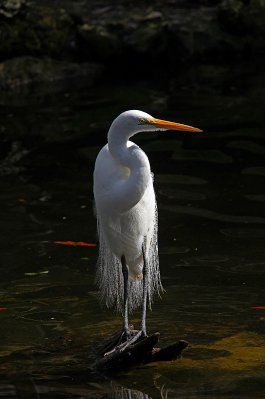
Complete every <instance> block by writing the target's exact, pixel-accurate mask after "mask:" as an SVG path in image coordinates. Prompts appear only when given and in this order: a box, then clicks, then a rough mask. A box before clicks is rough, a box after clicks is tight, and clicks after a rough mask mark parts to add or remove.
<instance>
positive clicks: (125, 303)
mask: <svg viewBox="0 0 265 399" xmlns="http://www.w3.org/2000/svg"><path fill="white" fill-rule="evenodd" d="M121 266H122V274H123V284H124V291H123V340H127V339H128V338H129V316H128V275H129V273H128V268H127V265H126V259H125V256H124V255H122V257H121Z"/></svg>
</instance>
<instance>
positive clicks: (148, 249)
mask: <svg viewBox="0 0 265 399" xmlns="http://www.w3.org/2000/svg"><path fill="white" fill-rule="evenodd" d="M157 130H183V131H190V132H200V131H201V130H200V129H197V128H194V127H192V126H187V125H183V124H179V123H174V122H168V121H163V120H160V119H155V118H153V117H152V116H151V115H149V114H147V113H145V112H142V111H137V110H130V111H126V112H123V113H122V114H120V115H119V116H118V117H117V118H116V119H115V120H114V121H113V122H112V124H111V126H110V129H109V132H108V144H106V145H105V146H104V147H103V148H102V149H101V151H100V152H99V154H98V156H97V159H96V163H95V170H94V197H95V208H96V215H97V222H98V235H99V259H98V268H97V282H98V285H99V288H100V292H101V296H102V299H104V300H105V301H106V305H107V306H108V307H111V306H115V307H116V309H118V310H121V311H122V312H123V330H122V340H123V341H126V340H128V339H129V337H130V329H129V321H128V312H129V311H132V310H133V309H135V308H137V307H139V306H140V305H141V306H142V316H141V324H140V332H141V335H143V336H146V307H147V302H149V304H151V301H152V297H153V294H154V293H155V292H158V293H160V292H161V290H162V285H161V280H160V271H159V260H158V246H157V206H156V198H155V192H154V188H153V175H152V173H151V170H150V164H149V160H148V157H147V155H146V154H145V153H144V151H142V150H141V148H140V147H138V145H136V144H134V143H133V142H131V141H129V139H130V137H132V136H133V135H135V134H136V133H139V132H143V131H157Z"/></svg>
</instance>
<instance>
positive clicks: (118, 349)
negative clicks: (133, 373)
mask: <svg viewBox="0 0 265 399" xmlns="http://www.w3.org/2000/svg"><path fill="white" fill-rule="evenodd" d="M120 335H121V334H120V332H118V333H116V334H114V335H113V336H112V337H111V338H110V339H108V340H107V341H106V342H105V343H104V345H103V346H101V347H100V348H99V349H98V351H97V359H96V361H95V364H94V367H95V368H97V369H101V370H106V371H114V370H115V371H117V370H121V369H125V368H130V367H134V366H137V365H140V364H147V363H151V362H158V361H171V360H176V359H177V358H178V357H179V356H180V355H181V353H182V351H183V350H184V349H185V348H186V347H187V346H188V342H187V341H184V340H179V341H177V342H175V343H173V344H171V345H168V346H166V347H164V348H158V347H157V346H156V345H157V344H158V341H159V338H160V333H159V332H157V333H155V334H152V335H150V336H148V337H142V336H141V334H140V332H139V331H136V330H133V331H132V334H131V338H130V339H129V340H128V341H127V342H125V343H122V344H120V343H119V338H120Z"/></svg>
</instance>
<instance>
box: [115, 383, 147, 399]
mask: <svg viewBox="0 0 265 399" xmlns="http://www.w3.org/2000/svg"><path fill="white" fill-rule="evenodd" d="M109 398H110V399H152V398H151V396H149V395H147V394H145V393H143V392H140V391H137V390H135V389H129V388H124V387H118V386H116V387H114V388H113V392H112V393H111V394H110V396H109Z"/></svg>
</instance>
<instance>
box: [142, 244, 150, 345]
mask: <svg viewBox="0 0 265 399" xmlns="http://www.w3.org/2000/svg"><path fill="white" fill-rule="evenodd" d="M142 254H143V307H142V319H141V325H140V329H141V332H142V336H144V337H147V334H146V308H147V298H148V282H149V270H148V265H147V260H146V255H145V241H144V243H143V245H142Z"/></svg>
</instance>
